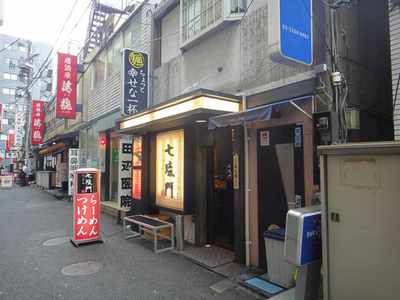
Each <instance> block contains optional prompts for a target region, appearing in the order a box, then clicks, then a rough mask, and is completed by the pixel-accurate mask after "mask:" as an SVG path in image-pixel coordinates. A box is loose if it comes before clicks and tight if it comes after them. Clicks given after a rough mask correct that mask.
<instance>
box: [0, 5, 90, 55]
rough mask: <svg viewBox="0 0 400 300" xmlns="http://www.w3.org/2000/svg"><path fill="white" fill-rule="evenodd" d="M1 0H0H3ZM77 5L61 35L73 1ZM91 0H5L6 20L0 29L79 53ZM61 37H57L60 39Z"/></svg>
mask: <svg viewBox="0 0 400 300" xmlns="http://www.w3.org/2000/svg"><path fill="white" fill-rule="evenodd" d="M0 1H1V0H0ZM75 1H77V2H76V3H77V4H76V6H75V8H74V10H73V12H72V15H71V17H70V18H69V19H68V22H67V25H66V27H65V29H64V30H63V32H62V34H61V35H60V32H61V28H62V26H63V24H64V23H65V20H66V19H67V16H68V15H69V13H70V11H71V9H72V8H73V7H74V3H75ZM90 2H91V0H3V9H4V14H3V17H4V24H3V26H0V33H3V34H8V35H12V36H16V37H20V38H24V39H30V40H32V41H38V42H44V43H47V44H50V45H51V46H55V47H56V50H57V51H64V52H68V50H70V51H69V52H70V53H71V54H77V52H78V51H79V48H80V47H81V46H82V45H83V42H84V40H85V37H86V31H87V26H88V20H89V11H90V7H89V4H90ZM57 40H58V41H57Z"/></svg>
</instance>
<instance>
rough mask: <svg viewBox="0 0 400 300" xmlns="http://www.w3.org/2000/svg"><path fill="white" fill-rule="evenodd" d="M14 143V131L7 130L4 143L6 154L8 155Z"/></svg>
mask: <svg viewBox="0 0 400 300" xmlns="http://www.w3.org/2000/svg"><path fill="white" fill-rule="evenodd" d="M14 143H15V133H14V130H9V131H8V134H7V141H6V152H7V153H9V152H10V151H11V147H13V146H14Z"/></svg>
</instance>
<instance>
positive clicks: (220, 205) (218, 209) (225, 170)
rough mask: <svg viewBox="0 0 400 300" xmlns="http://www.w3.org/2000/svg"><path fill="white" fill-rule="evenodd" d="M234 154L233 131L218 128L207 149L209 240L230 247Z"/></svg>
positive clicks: (211, 242)
mask: <svg viewBox="0 0 400 300" xmlns="http://www.w3.org/2000/svg"><path fill="white" fill-rule="evenodd" d="M232 153H233V147H232V130H231V129H230V128H221V129H217V130H215V132H214V143H213V146H211V147H209V150H208V170H209V171H208V175H209V177H210V178H211V180H209V182H210V184H209V187H210V188H209V193H208V197H207V199H208V202H207V240H208V243H209V244H215V245H216V246H219V247H222V248H225V249H228V250H233V248H234V226H233V225H234V224H233V222H234V220H233V216H234V214H233V207H234V198H233V196H234V194H233V180H232Z"/></svg>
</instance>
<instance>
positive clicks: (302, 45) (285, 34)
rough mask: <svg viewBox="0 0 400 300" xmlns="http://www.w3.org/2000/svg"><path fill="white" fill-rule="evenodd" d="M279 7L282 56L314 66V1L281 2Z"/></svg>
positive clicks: (292, 0)
mask: <svg viewBox="0 0 400 300" xmlns="http://www.w3.org/2000/svg"><path fill="white" fill-rule="evenodd" d="M279 6H280V10H279V16H280V52H281V55H282V56H283V57H285V58H287V59H290V60H293V61H296V62H299V63H302V64H306V65H312V63H313V28H312V27H313V21H312V0H280V5H279Z"/></svg>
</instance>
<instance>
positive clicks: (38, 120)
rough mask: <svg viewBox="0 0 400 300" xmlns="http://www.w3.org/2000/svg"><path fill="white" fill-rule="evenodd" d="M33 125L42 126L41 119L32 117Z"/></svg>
mask: <svg viewBox="0 0 400 300" xmlns="http://www.w3.org/2000/svg"><path fill="white" fill-rule="evenodd" d="M33 126H34V127H42V120H40V119H34V120H33Z"/></svg>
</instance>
